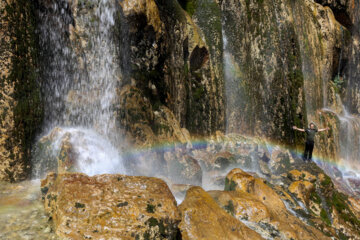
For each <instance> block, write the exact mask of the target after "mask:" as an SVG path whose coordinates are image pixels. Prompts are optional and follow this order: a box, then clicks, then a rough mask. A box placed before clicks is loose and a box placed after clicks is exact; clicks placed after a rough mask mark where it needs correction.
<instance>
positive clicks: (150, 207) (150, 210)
mask: <svg viewBox="0 0 360 240" xmlns="http://www.w3.org/2000/svg"><path fill="white" fill-rule="evenodd" d="M155 210H156V206H154V205H152V204H147V206H146V212H148V213H155Z"/></svg>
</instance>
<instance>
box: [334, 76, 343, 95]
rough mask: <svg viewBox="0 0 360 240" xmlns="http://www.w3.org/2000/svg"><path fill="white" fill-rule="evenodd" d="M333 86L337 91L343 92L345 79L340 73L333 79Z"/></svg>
mask: <svg viewBox="0 0 360 240" xmlns="http://www.w3.org/2000/svg"><path fill="white" fill-rule="evenodd" d="M333 83H334V84H333V86H334V90H335V92H336V93H338V94H340V93H341V92H342V89H343V87H344V80H343V78H342V77H340V76H339V75H336V77H335V78H334V80H333Z"/></svg>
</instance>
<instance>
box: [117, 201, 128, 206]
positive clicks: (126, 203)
mask: <svg viewBox="0 0 360 240" xmlns="http://www.w3.org/2000/svg"><path fill="white" fill-rule="evenodd" d="M127 205H129V203H128V202H122V203H118V204H117V205H116V206H117V207H125V206H127Z"/></svg>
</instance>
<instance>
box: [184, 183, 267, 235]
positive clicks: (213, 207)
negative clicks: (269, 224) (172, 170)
mask: <svg viewBox="0 0 360 240" xmlns="http://www.w3.org/2000/svg"><path fill="white" fill-rule="evenodd" d="M179 210H180V214H181V218H182V221H181V223H180V224H179V228H180V231H181V234H182V239H183V240H194V239H197V240H219V239H229V240H231V239H233V240H235V239H252V240H256V239H262V238H261V236H260V235H259V234H257V233H256V232H255V231H253V230H251V229H250V228H248V227H247V226H245V225H244V224H243V223H241V222H240V221H238V220H237V219H236V218H234V217H232V216H231V215H230V214H228V213H226V212H225V211H224V210H223V209H222V208H221V207H220V206H218V205H217V203H216V202H215V200H214V199H212V197H211V196H210V195H209V194H208V193H207V192H205V191H204V190H203V189H202V188H200V187H192V188H190V189H189V190H188V191H187V193H186V198H185V200H184V201H183V203H182V204H180V206H179Z"/></svg>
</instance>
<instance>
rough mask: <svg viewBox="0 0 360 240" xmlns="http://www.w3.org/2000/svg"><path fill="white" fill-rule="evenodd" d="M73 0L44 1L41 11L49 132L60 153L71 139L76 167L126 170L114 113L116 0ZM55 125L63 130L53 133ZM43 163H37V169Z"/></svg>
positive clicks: (117, 72) (118, 77)
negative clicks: (120, 151)
mask: <svg viewBox="0 0 360 240" xmlns="http://www.w3.org/2000/svg"><path fill="white" fill-rule="evenodd" d="M70 4H75V3H68V2H67V1H54V2H52V3H44V6H43V7H44V8H43V12H40V13H39V17H40V19H41V26H40V28H39V32H40V43H41V45H42V49H43V51H42V57H43V59H44V61H45V62H46V63H47V64H45V63H44V64H43V66H44V69H41V71H40V72H41V75H42V78H43V79H44V82H45V83H44V84H43V86H42V88H43V92H44V96H45V105H46V106H45V132H47V133H48V134H47V135H48V136H50V135H51V136H52V139H51V141H52V146H51V148H53V151H52V152H53V154H55V155H56V154H59V151H60V150H59V148H61V146H62V145H63V144H65V142H66V141H67V143H68V144H71V147H72V151H74V152H75V153H76V155H77V158H76V160H77V162H76V163H75V164H74V166H75V167H76V170H77V171H81V172H84V173H87V174H90V175H93V174H98V173H109V172H114V171H115V172H124V167H123V166H122V160H121V157H120V153H119V151H118V150H117V149H118V148H119V146H121V142H122V139H121V135H120V133H119V132H118V130H117V129H118V127H116V115H115V114H116V110H115V109H116V102H117V101H116V100H117V87H118V86H119V85H120V82H121V77H122V76H121V70H120V67H119V66H120V64H119V63H118V58H117V56H116V53H117V46H116V45H115V43H114V25H115V11H116V9H117V8H116V2H115V1H114V0H100V1H98V0H88V1H78V2H77V3H76V4H77V6H76V7H74V6H72V5H70ZM56 126H59V127H60V129H61V130H58V129H57V130H56V132H55V133H52V134H49V132H52V131H54V130H52V129H53V128H54V127H56ZM65 136H66V137H65ZM35 162H36V161H35ZM41 165H44V163H43V162H38V163H36V164H35V167H34V170H35V172H39V171H38V169H41V167H40V166H41ZM45 165H46V164H45ZM39 174H40V173H38V174H35V176H39Z"/></svg>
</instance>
